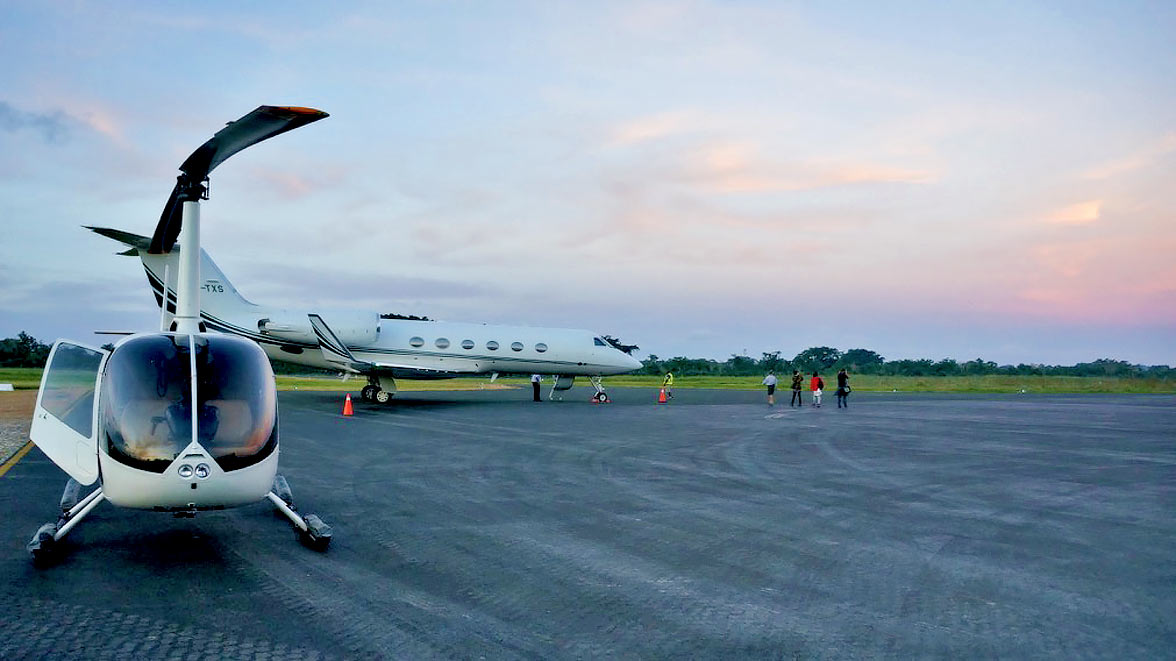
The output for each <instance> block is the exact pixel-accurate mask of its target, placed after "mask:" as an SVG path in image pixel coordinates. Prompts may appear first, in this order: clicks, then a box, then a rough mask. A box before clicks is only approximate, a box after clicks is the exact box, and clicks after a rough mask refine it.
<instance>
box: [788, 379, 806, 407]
mask: <svg viewBox="0 0 1176 661" xmlns="http://www.w3.org/2000/svg"><path fill="white" fill-rule="evenodd" d="M803 385H804V375H803V374H801V373H800V370H792V402H791V403H790V404H789V406H804V398H803V397H801V396H800V389H801V388H802V387H803Z"/></svg>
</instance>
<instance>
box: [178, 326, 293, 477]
mask: <svg viewBox="0 0 1176 661" xmlns="http://www.w3.org/2000/svg"><path fill="white" fill-rule="evenodd" d="M195 344H196V380H197V390H196V392H197V399H198V400H199V403H200V407H199V413H198V416H197V417H198V422H197V424H198V425H199V427H198V428H199V441H200V445H201V446H203V447H204V449H205V450H207V451H208V453H209V454H211V455H212V458H213V459H215V460H216V463H217V464H219V465H220V467H221V470H224V471H231V470H236V469H238V468H245V467H246V466H252V465H253V464H256V463H257V462H259V461H261V460H262V459H265V458H266V457H268V456H269V455H270V454H271V453H272V452H273V451H274V448H275V447H277V443H278V425H277V422H278V403H277V399H276V396H275V389H274V373H273V370H272V369H271V368H270V364H269V359H268V358H266V355H265V352H263V351H262V350H261V349H260V348H259V347H258V346H257V345H256V344H253V343H252V342H249V341H245V340H241V339H239V338H235V337H228V336H217V335H211V336H197V337H196V343H195Z"/></svg>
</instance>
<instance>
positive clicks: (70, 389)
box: [29, 340, 110, 484]
mask: <svg viewBox="0 0 1176 661" xmlns="http://www.w3.org/2000/svg"><path fill="white" fill-rule="evenodd" d="M109 355H110V354H109V353H108V352H106V351H103V350H101V349H95V348H93V347H87V346H84V345H81V344H76V343H74V342H69V341H66V340H59V341H58V342H57V343H56V344H54V345H53V350H52V351H50V352H49V362H48V363H47V365H48V367H46V368H45V373H44V374H43V375H42V376H41V391H40V393H38V395H37V408H36V410H34V411H33V426H32V428H31V429H30V430H29V438H31V439H32V441H33V443H36V444H37V447H38V448H41V451H42V452H44V453H45V454H46V455H47V456H48V457H49V458H50V459H52V460H53V463H55V464H57V465H58V466H59V467H60V468H61V470H63V471H65V472H66V473H68V474H69V476H70V477H72V478H73V479H75V480H77V481H78V482H80V483H82V484H93V483H94V480H97V479H98V396H97V393H98V381H99V379H100V378H101V375H102V367H103V365H105V364H106V358H107V356H109Z"/></svg>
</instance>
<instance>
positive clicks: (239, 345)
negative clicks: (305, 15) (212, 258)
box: [28, 106, 332, 564]
mask: <svg viewBox="0 0 1176 661" xmlns="http://www.w3.org/2000/svg"><path fill="white" fill-rule="evenodd" d="M327 116H328V115H327V113H325V112H322V111H321V110H315V109H313V108H302V107H292V106H260V107H258V108H257V109H256V110H254V111H252V112H250V113H248V114H246V115H245V116H243V117H241V118H240V119H238V120H236V121H234V122H229V123H228V125H226V126H225V127H224V128H223V129H221V130H220V131H218V132H217V133H216V134H215V135H214V136H213V137H212V138H210V139H209V140H208V141H207V142H205V143H204V144H203V145H201V146H200V148H198V149H197V150H196V151H194V152H192V154H191V156H189V157H188V158H187V160H185V161H184V162H183V163H182V164H181V165H180V168H179V170H180V175H179V176H178V177H177V182H176V185H175V188H173V189H172V193H171V196H170V197H169V198H168V201H167V204H166V206H165V207H164V210H163V214H162V215H161V216H160V220H159V224H158V225H157V226H156V228H155V233H154V235H153V236H152V239H151V244H150V246H149V247H148V248H147V249H148V250H149V251H150V252H152V253H154V254H168V253H171V252H172V251H178V252H179V260H178V269H177V270H178V274H177V276H176V285H177V287H176V289H177V302H176V313H175V315H174V317H173V318H172V320H171V321H170V323H168V321H167V317H166V316H164V317H162V318H161V321H160V329H159V331H158V332H146V333H134V334H129V335H127V336H126V337H124V338H122V339H121V340H119V342H117V343H116V344H115V345H114V347H113V349H111V350H105V349H101V348H95V347H92V346H88V345H85V344H81V343H78V342H73V341H71V340H58V341H57V342H55V343H54V345H53V347H52V349H51V351H50V354H49V359H48V362H47V363H46V368H45V371H44V374H43V375H42V378H41V387H40V391H39V392H38V395H37V403H36V408H35V409H34V411H33V421H32V426H31V428H30V430H29V437H30V439H31V440H32V441H33V443H34V444H35V445H36V446H37V447H38V448H40V449H41V451H42V452H44V453H45V455H46V456H48V457H49V459H51V460H52V461H53V463H55V464H56V465H57V466H58V467H59V468H61V469H62V470H63V471H65V472H66V474H68V475H69V480H68V482H67V483H66V486H65V490H64V492H63V493H62V497H61V514H60V516H59V517H58V519H57V520H56V521H55V522H49V523H46V524H44V525H42V526H41V527H40V528H39V529H38V530H37V532H36V533H34V535H33V538H32V540H30V541H29V543H28V550H29V552H30V553H31V554H32V556H33V559H34V562H38V563H39V564H43V563H46V562H49V561H51V560H52V559H53V558H55V557H56V556H57V555H58V553H59V552H60V550H61V540H62V538H64V537H65V536H66V535H67V534H68V533H69V532H70V530H72V529H73V528H74V527H75V526H76V525H77V524H78V523H79V522H80V521H81V520H82V519H83V518H85V516H86V515H87V514H89V513H90V512H91V511H92V510H93V509H94V508H95V507H97V506H98V505H99V504H101V503H102V502H103V501H109V502H110V503H111V504H112V505H115V506H118V507H127V508H136V509H143V510H152V511H157V512H170V513H172V514H173V515H175V516H178V517H192V516H195V514H196V513H197V512H202V511H210V510H223V509H225V508H230V507H238V506H241V505H248V504H251V503H256V502H259V501H262V500H267V499H268V500H269V501H270V502H271V503H273V505H274V506H275V507H276V508H277V510H278V511H279V512H281V513H282V514H283V515H285V516H286V518H288V519H289V520H290V522H291V524H292V526H293V527H294V529H295V531H296V532H297V533H298V536H299V539H300V540H301V541H302V542H303V543H304V544H306V545H307V546H310V547H311V548H314V549H316V550H320V551H325V550H326V549H327V547H328V546H329V544H330V542H331V538H332V530H331V527H330V526H329V525H327V524H326V523H324V522H323V521H322V519H321V518H319V517H318V516H316V515H314V514H305V515H304V514H302V513H300V512H299V511H298V509H297V507H296V506H295V504H294V499H293V495H292V493H291V490H290V486H289V483H288V482H287V481H286V479H285V478H284V477H283V476H282V475H280V474H278V454H279V443H278V440H279V439H278V406H277V388H276V385H275V382H274V374H273V371H272V368H271V367H270V362H269V359H268V358H267V356H266V354H265V352H264V351H263V350H262V349H261V348H260V347H259V346H258V345H257V343H255V342H253V341H252V340H249V339H246V338H241V337H235V336H229V335H222V334H219V333H209V332H208V329H207V328H206V327H205V325H204V323H203V322H202V321H201V319H200V291H201V285H200V283H201V279H200V254H201V251H200V202H201V201H202V200H206V199H208V181H209V180H208V175H209V173H211V172H212V170H213V169H215V168H216V167H217V166H218V165H220V164H221V163H223V162H224V161H225V160H227V159H228V158H229V157H230V156H233V155H234V154H236V153H237V152H239V151H241V150H243V149H246V148H247V147H250V146H252V145H255V144H257V143H259V142H262V141H263V140H267V139H269V138H272V137H274V136H276V135H279V134H282V133H285V132H287V131H291V130H293V129H296V128H299V127H301V126H305V125H307V124H310V123H311V122H315V121H318V120H320V119H323V118H325V117H327ZM177 240H178V243H177ZM94 484H97V487H96V488H94V489H93V490H91V491H89V492H88V493H87V494H86V495H85V496H82V493H83V487H89V486H90V485H94Z"/></svg>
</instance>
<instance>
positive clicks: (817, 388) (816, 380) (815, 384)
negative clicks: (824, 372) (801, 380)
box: [809, 371, 825, 408]
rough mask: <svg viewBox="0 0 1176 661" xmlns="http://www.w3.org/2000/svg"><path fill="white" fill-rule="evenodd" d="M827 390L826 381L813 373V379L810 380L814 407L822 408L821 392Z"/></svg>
mask: <svg viewBox="0 0 1176 661" xmlns="http://www.w3.org/2000/svg"><path fill="white" fill-rule="evenodd" d="M824 388H825V381H824V379H822V378H821V375H820V374H818V373H817V372H815V371H814V372H813V378H812V379H810V380H809V389H810V390H812V391H813V406H815V407H817V408H821V390H823V389H824Z"/></svg>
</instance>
